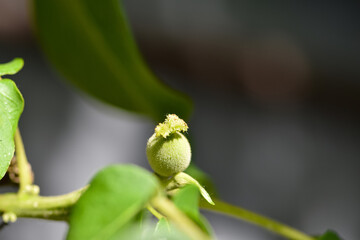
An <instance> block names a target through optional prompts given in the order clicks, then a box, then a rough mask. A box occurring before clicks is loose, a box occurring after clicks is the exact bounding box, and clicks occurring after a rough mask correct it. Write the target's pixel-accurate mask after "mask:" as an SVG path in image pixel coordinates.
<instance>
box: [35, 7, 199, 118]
mask: <svg viewBox="0 0 360 240" xmlns="http://www.w3.org/2000/svg"><path fill="white" fill-rule="evenodd" d="M33 3H34V4H33V10H34V11H33V14H34V20H35V21H34V22H35V25H36V26H35V27H36V30H37V36H38V39H39V41H40V43H41V45H42V47H43V49H44V50H45V52H46V53H47V56H48V57H49V59H50V60H51V61H52V63H53V64H54V65H55V67H56V68H57V69H58V70H59V71H60V72H61V73H62V74H63V75H64V76H65V77H66V78H67V79H68V80H69V81H70V82H72V83H73V84H74V85H75V86H77V87H78V88H80V89H82V90H83V91H85V92H86V93H88V94H90V95H92V96H94V97H96V98H98V99H99V100H102V101H104V102H106V103H109V104H112V105H115V106H118V107H121V108H124V109H127V110H130V111H133V112H137V113H141V114H146V115H148V116H150V117H152V118H153V119H154V120H155V121H157V122H160V121H162V120H163V118H164V116H165V115H166V114H168V113H175V114H177V115H178V116H179V117H181V118H183V119H188V117H189V115H190V113H191V109H192V104H191V102H190V101H189V99H188V98H186V97H185V96H183V95H181V94H179V93H177V92H175V91H173V90H171V89H169V88H168V87H166V86H164V85H163V84H162V83H160V82H159V81H158V80H157V79H156V77H155V76H154V75H153V73H152V72H151V71H150V70H149V69H148V67H147V66H146V64H145V63H144V60H143V59H142V57H141V55H140V53H139V50H138V48H137V46H136V43H135V41H134V39H133V37H132V34H131V31H130V28H129V26H128V23H127V21H126V18H125V14H124V8H123V6H122V4H121V1H118V0H103V1H101V2H99V1H98V0H77V1H73V0H47V1H43V0H34V1H33Z"/></svg>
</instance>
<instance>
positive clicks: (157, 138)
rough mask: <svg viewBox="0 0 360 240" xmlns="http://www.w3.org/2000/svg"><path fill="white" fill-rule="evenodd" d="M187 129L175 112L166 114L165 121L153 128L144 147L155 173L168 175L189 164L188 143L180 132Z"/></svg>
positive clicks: (189, 151) (183, 168)
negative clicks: (153, 130) (153, 131)
mask: <svg viewBox="0 0 360 240" xmlns="http://www.w3.org/2000/svg"><path fill="white" fill-rule="evenodd" d="M187 129H188V126H187V125H186V123H185V121H184V120H182V119H180V118H179V117H178V116H176V115H175V114H169V115H167V117H166V119H165V121H164V122H163V123H160V124H159V125H158V126H157V127H156V128H155V133H154V134H153V135H152V136H151V137H150V138H149V140H148V142H147V147H146V155H147V158H148V160H149V164H150V166H151V168H152V169H153V170H154V172H155V173H157V174H158V175H160V176H163V177H170V176H173V175H174V174H176V173H179V172H182V171H184V170H185V169H186V168H187V167H188V166H189V164H190V161H191V148H190V143H189V141H188V140H187V138H186V137H185V136H184V135H183V134H182V133H181V132H185V131H187Z"/></svg>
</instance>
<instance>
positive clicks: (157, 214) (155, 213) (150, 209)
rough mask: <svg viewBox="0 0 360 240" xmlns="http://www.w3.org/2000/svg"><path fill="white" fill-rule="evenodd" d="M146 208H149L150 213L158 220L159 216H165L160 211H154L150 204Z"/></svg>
mask: <svg viewBox="0 0 360 240" xmlns="http://www.w3.org/2000/svg"><path fill="white" fill-rule="evenodd" d="M146 208H147V210H149V212H151V214H152V215H154V216H155V217H156V218H157V219H158V220H160V219H161V218H164V217H165V216H164V215H162V214H161V213H159V212H158V211H156V209H154V208H153V207H152V206H151V205H150V204H149V205H148V206H147V207H146Z"/></svg>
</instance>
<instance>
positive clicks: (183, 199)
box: [173, 184, 212, 235]
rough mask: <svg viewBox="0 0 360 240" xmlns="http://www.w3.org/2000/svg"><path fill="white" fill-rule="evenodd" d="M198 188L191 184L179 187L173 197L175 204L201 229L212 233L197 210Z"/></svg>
mask: <svg viewBox="0 0 360 240" xmlns="http://www.w3.org/2000/svg"><path fill="white" fill-rule="evenodd" d="M199 198H200V191H199V188H198V187H197V186H195V185H193V184H189V185H186V186H185V187H183V188H182V189H180V190H179V191H178V192H177V193H176V195H175V196H174V198H173V201H174V203H175V205H176V206H177V207H178V208H179V209H180V210H181V211H183V212H184V213H185V214H186V215H187V216H188V217H189V218H191V219H192V220H193V221H194V222H195V223H196V224H197V225H198V226H199V227H200V228H201V229H202V230H204V231H205V232H206V233H208V234H209V235H212V230H211V227H210V224H209V223H208V222H207V221H206V219H205V218H204V217H203V216H202V215H201V214H200V211H199Z"/></svg>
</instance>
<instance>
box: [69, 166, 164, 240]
mask: <svg viewBox="0 0 360 240" xmlns="http://www.w3.org/2000/svg"><path fill="white" fill-rule="evenodd" d="M158 187H159V186H158V182H157V179H156V178H155V177H154V176H153V175H152V174H151V173H150V172H147V171H146V170H144V169H141V168H139V167H137V166H134V165H114V166H109V167H106V168H105V169H103V170H101V171H100V172H99V173H98V174H96V176H95V177H94V178H93V179H92V181H91V182H90V186H89V188H88V190H87V191H86V192H85V193H84V194H83V195H82V196H81V197H80V199H79V201H78V203H77V204H76V205H75V206H74V208H73V209H72V212H71V214H70V222H69V225H70V229H69V232H68V236H67V239H68V240H73V239H74V240H79V239H80V240H81V239H86V240H88V239H93V240H95V239H99V240H100V239H101V240H107V239H114V238H115V237H116V238H118V237H119V236H120V235H121V234H122V232H126V228H127V226H128V227H130V226H132V225H133V224H134V221H135V220H137V221H139V224H140V218H139V217H136V215H137V214H138V213H139V212H140V211H141V210H142V209H143V208H144V206H145V205H146V204H147V202H148V201H149V200H150V199H151V198H152V197H153V196H154V195H155V194H156V192H157V190H158ZM139 224H138V225H139Z"/></svg>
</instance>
